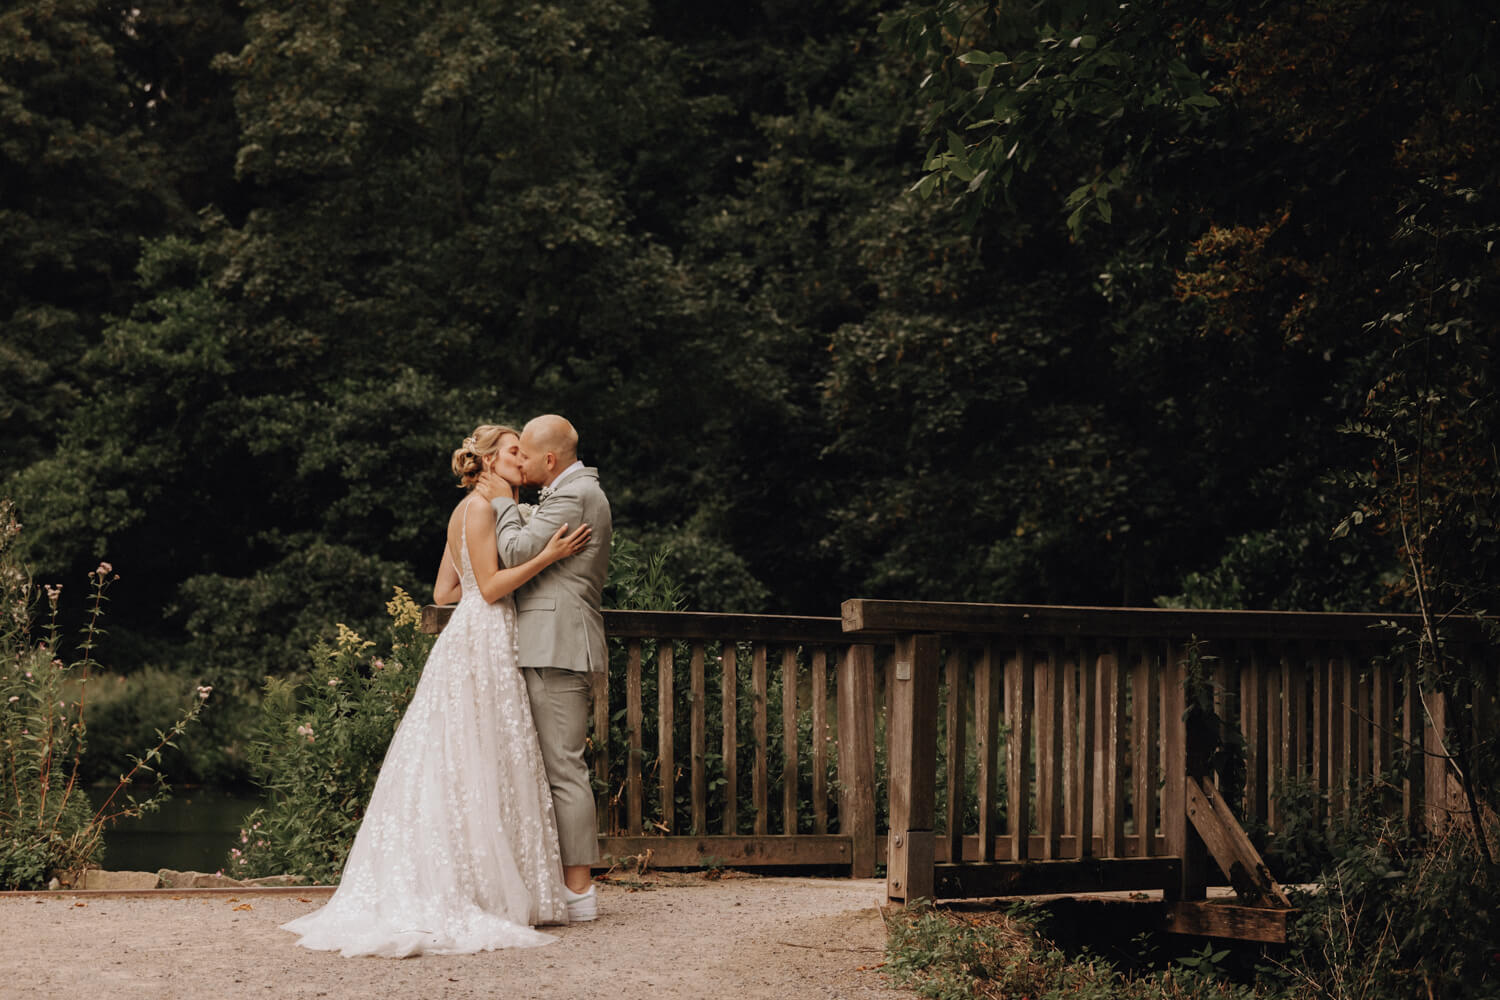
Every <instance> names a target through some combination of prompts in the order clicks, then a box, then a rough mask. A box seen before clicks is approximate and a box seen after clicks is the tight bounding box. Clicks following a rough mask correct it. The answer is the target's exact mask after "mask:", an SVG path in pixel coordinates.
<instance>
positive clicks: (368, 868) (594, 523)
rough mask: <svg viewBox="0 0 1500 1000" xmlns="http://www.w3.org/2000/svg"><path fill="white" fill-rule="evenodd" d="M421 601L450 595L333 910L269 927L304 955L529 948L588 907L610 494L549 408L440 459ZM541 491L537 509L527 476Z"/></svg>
mask: <svg viewBox="0 0 1500 1000" xmlns="http://www.w3.org/2000/svg"><path fill="white" fill-rule="evenodd" d="M453 472H454V474H455V475H457V476H458V478H459V485H460V486H461V487H462V488H463V489H464V491H465V495H464V498H463V499H462V500H460V501H459V502H458V505H457V506H456V507H454V508H453V513H452V514H451V515H450V516H449V518H448V537H447V544H446V545H444V547H443V558H442V561H441V563H440V564H439V568H438V577H437V583H436V584H435V585H434V586H433V592H432V596H433V600H434V602H436V603H438V604H450V603H454V602H457V604H458V607H456V608H455V609H454V611H453V616H452V617H451V618H450V619H449V620H448V624H447V626H446V627H445V628H444V629H443V632H442V634H441V635H439V636H438V638H437V642H436V643H435V644H434V645H433V647H432V652H431V653H430V654H429V655H428V657H427V663H426V665H425V666H424V667H423V669H422V677H421V680H420V681H418V683H417V688H416V691H415V692H414V693H413V694H412V699H411V704H410V705H409V706H408V707H407V709H406V714H405V715H404V716H403V717H402V719H401V724H400V726H399V727H397V729H396V734H395V736H394V737H393V738H392V739H391V745H390V748H389V749H388V750H387V751H386V755H385V761H384V763H383V764H382V765H381V768H380V775H379V777H378V778H377V779H376V782H375V790H374V792H373V793H372V794H371V796H370V804H369V806H368V808H367V809H366V810H365V815H364V819H363V821H362V822H361V824H360V828H359V833H358V835H357V836H356V837H355V839H354V846H353V848H352V849H351V850H350V852H349V858H348V861H347V862H346V863H345V865H344V873H343V877H342V878H341V879H340V881H339V887H338V889H337V891H335V892H334V894H333V898H332V899H330V900H329V901H328V903H327V905H325V906H323V907H322V908H321V909H318V910H316V911H314V912H312V913H308V914H306V915H305V916H302V917H298V918H297V919H295V920H292V921H290V922H288V923H286V924H283V925H282V927H283V928H284V929H285V930H289V931H292V932H293V933H295V934H297V935H299V940H298V942H297V943H298V944H300V945H302V946H303V947H305V948H313V949H317V950H323V951H338V952H341V953H342V954H344V955H346V956H354V955H381V956H388V957H392V958H404V957H408V956H411V955H420V954H468V953H472V952H478V951H488V950H491V949H495V948H524V947H531V946H535V945H542V944H548V943H550V942H552V941H553V940H555V938H554V937H553V936H552V935H550V934H545V933H543V932H541V931H538V930H536V929H535V928H536V927H537V926H538V925H543V924H567V923H571V922H579V921H585V920H593V919H594V918H595V917H596V916H597V914H598V897H597V894H596V892H595V889H594V887H593V884H592V881H591V878H590V874H591V872H590V869H591V867H592V865H593V863H594V862H595V861H596V860H598V849H599V848H598V845H599V841H598V833H597V831H598V826H597V823H596V820H595V816H594V792H593V788H592V785H591V784H590V781H589V771H588V764H587V762H586V761H585V759H584V741H585V739H586V737H587V731H588V720H589V702H590V691H591V684H590V675H591V673H592V672H593V671H602V670H604V669H605V667H606V665H607V662H608V661H607V654H606V650H605V643H604V618H603V615H602V614H601V613H600V598H601V592H602V590H603V588H604V581H605V578H606V576H607V575H608V571H609V547H610V511H609V501H608V499H606V498H605V496H604V491H603V490H602V489H601V488H600V486H599V473H598V470H596V469H593V468H588V467H585V466H584V464H583V463H582V462H580V461H578V433H577V432H576V431H575V430H574V429H573V425H572V424H570V423H569V422H568V421H567V420H564V419H563V418H562V417H559V416H557V415H555V414H548V415H546V416H540V417H537V418H535V419H534V420H531V421H530V422H528V423H527V424H526V426H525V427H524V428H523V429H522V430H521V431H520V432H519V433H517V432H516V431H515V430H512V429H511V428H509V427H502V426H498V425H494V424H485V425H483V426H480V427H477V428H475V429H474V433H473V434H471V435H470V436H469V437H467V438H465V439H464V442H463V445H462V446H461V447H460V448H459V449H458V450H456V451H455V452H454V453H453ZM525 485H531V486H539V487H541V492H540V497H539V500H538V502H537V504H536V507H535V508H534V509H532V510H530V511H529V514H528V512H527V510H526V509H524V508H523V507H522V506H521V505H519V504H518V502H517V501H518V500H519V497H520V489H521V487H522V486H525Z"/></svg>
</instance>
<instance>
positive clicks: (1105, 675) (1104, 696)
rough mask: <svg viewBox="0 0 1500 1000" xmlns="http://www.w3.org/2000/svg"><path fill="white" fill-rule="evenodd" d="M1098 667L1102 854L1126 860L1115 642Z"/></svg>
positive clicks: (1120, 664)
mask: <svg viewBox="0 0 1500 1000" xmlns="http://www.w3.org/2000/svg"><path fill="white" fill-rule="evenodd" d="M1106 649H1107V652H1106V653H1105V655H1104V658H1103V660H1101V662H1100V664H1099V705H1100V710H1101V711H1100V716H1101V721H1102V722H1103V739H1102V740H1101V743H1102V745H1103V747H1104V769H1103V771H1104V773H1103V783H1104V831H1103V833H1104V845H1103V846H1104V850H1103V855H1104V857H1106V858H1123V857H1124V856H1125V777H1126V768H1125V753H1126V748H1127V746H1128V740H1129V737H1128V733H1129V729H1128V728H1127V722H1126V718H1125V707H1126V706H1125V673H1124V661H1123V659H1122V657H1121V655H1120V649H1121V645H1120V643H1119V642H1118V641H1109V642H1108V643H1107V645H1106Z"/></svg>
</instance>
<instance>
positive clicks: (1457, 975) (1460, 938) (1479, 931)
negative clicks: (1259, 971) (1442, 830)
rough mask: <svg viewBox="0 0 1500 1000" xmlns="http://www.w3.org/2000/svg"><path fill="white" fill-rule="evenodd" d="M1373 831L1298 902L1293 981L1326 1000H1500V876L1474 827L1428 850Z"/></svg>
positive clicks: (1288, 965)
mask: <svg viewBox="0 0 1500 1000" xmlns="http://www.w3.org/2000/svg"><path fill="white" fill-rule="evenodd" d="M1493 825H1495V824H1493V823H1492V826H1493ZM1364 829H1365V832H1364V833H1363V835H1362V836H1361V837H1360V838H1359V839H1358V840H1344V841H1341V842H1340V843H1339V844H1338V846H1337V847H1336V849H1335V850H1336V861H1335V862H1334V863H1333V864H1332V865H1331V866H1330V867H1329V868H1328V869H1326V870H1325V871H1324V873H1323V876H1322V879H1321V881H1320V883H1319V885H1318V889H1317V891H1315V892H1312V893H1300V894H1298V895H1297V898H1296V899H1295V903H1296V905H1297V906H1298V907H1300V909H1301V913H1300V915H1299V918H1298V920H1297V923H1296V925H1295V927H1294V928H1293V933H1292V940H1293V949H1292V951H1291V953H1290V955H1289V956H1288V960H1287V961H1286V962H1285V963H1283V965H1282V970H1281V971H1282V973H1283V974H1284V976H1285V977H1286V979H1287V980H1288V981H1289V982H1291V983H1292V984H1294V988H1295V989H1297V991H1298V992H1299V993H1301V994H1303V995H1307V996H1317V997H1338V998H1342V997H1369V998H1372V1000H1385V998H1389V1000H1397V998H1405V997H1413V996H1423V997H1432V998H1437V1000H1441V998H1455V1000H1457V998H1466V1000H1467V998H1471V997H1475V998H1477V997H1500V947H1497V945H1496V942H1497V941H1500V902H1497V901H1500V878H1497V872H1496V871H1495V869H1494V868H1493V867H1491V866H1489V865H1486V864H1484V863H1482V862H1481V861H1480V860H1479V857H1478V851H1477V849H1476V842H1475V837H1474V833H1473V831H1472V829H1470V828H1469V827H1468V826H1466V825H1464V824H1454V825H1453V826H1452V827H1450V829H1449V831H1448V832H1447V833H1446V834H1444V835H1443V836H1441V837H1439V838H1437V839H1436V840H1435V841H1432V842H1430V843H1425V844H1424V843H1421V842H1419V841H1417V840H1415V839H1413V838H1411V837H1410V836H1408V835H1406V834H1405V833H1404V832H1403V831H1402V830H1401V829H1400V827H1399V825H1398V824H1396V823H1393V822H1390V821H1386V822H1384V823H1380V822H1376V821H1373V820H1371V821H1370V822H1369V824H1368V825H1367V826H1366V827H1365V828H1364ZM1493 836H1494V831H1491V839H1492V840H1493Z"/></svg>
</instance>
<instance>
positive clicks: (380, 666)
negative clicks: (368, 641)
mask: <svg viewBox="0 0 1500 1000" xmlns="http://www.w3.org/2000/svg"><path fill="white" fill-rule="evenodd" d="M370 666H372V667H374V668H375V669H376V670H384V669H385V661H384V660H382V659H381V658H380V657H378V656H377V657H375V659H374V660H373V661H372V662H371V663H370Z"/></svg>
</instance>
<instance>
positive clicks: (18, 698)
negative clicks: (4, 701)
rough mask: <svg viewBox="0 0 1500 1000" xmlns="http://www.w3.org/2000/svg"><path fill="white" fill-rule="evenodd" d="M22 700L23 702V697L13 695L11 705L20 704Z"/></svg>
mask: <svg viewBox="0 0 1500 1000" xmlns="http://www.w3.org/2000/svg"><path fill="white" fill-rule="evenodd" d="M20 700H21V696H20V695H18V694H13V695H11V696H10V703H11V704H12V705H14V704H15V703H16V702H18V701H20Z"/></svg>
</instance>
